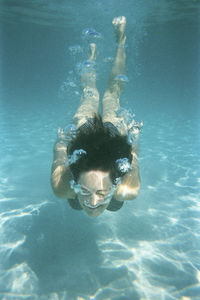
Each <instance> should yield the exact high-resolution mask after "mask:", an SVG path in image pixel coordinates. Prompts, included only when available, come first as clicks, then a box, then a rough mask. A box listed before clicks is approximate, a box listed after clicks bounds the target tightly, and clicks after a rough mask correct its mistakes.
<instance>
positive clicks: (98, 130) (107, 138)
mask: <svg viewBox="0 0 200 300" xmlns="http://www.w3.org/2000/svg"><path fill="white" fill-rule="evenodd" d="M78 149H82V150H84V151H86V154H82V155H81V156H80V158H79V159H78V160H77V161H76V162H74V163H72V164H71V165H70V170H71V172H72V175H73V177H74V180H75V181H77V180H78V178H79V176H80V173H81V172H86V171H90V170H101V171H109V172H110V177H111V180H112V181H113V182H114V180H115V179H116V178H118V177H121V176H123V175H124V173H122V172H121V171H120V170H119V169H118V167H117V164H116V160H117V159H120V158H127V159H128V161H129V163H131V161H132V155H131V145H129V143H128V141H127V136H123V135H121V134H120V133H119V132H118V130H117V128H116V127H115V126H114V125H113V124H112V123H109V122H108V123H103V121H102V118H101V117H100V116H97V115H95V116H94V118H93V119H90V120H88V121H87V123H85V124H84V125H82V126H81V127H80V128H79V129H78V130H77V135H76V137H75V138H74V139H73V140H72V141H71V142H70V143H69V145H68V149H67V150H68V151H67V154H68V155H72V154H73V152H74V151H75V150H78Z"/></svg>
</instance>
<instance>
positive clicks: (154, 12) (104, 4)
mask: <svg viewBox="0 0 200 300" xmlns="http://www.w3.org/2000/svg"><path fill="white" fill-rule="evenodd" d="M199 13H200V3H199V1H195V0H193V1H186V0H185V1H184V0H182V1H178V0H176V1H170V0H168V1H167V0H160V1H158V0H152V1H151V0H149V1H147V0H135V1H132V0H126V1H121V0H110V1H105V0H101V1H98V0H94V1H88V0H86V1H78V0H77V1H72V0H70V1H69V0H68V1H67V0H59V1H53V0H49V1H47V0H44V1H39V0H35V1H25V0H21V1H17V0H7V1H0V20H1V21H0V45H1V46H0V67H1V73H0V87H1V88H0V145H1V146H0V298H1V299H3V300H11V299H12V300H13V299H31V300H32V299H39V300H46V299H52V300H54V299H56V300H57V299H59V300H62V299H72V300H75V299H77V300H88V299H95V300H102V299H112V300H122V299H123V300H124V299H134V300H137V299H154V300H157V299H158V300H160V299H165V300H172V299H173V300H174V299H182V300H185V299H200V259H199V257H200V218H199V214H200V204H199V198H200V157H199V149H200V139H199V137H200V122H199V113H200V101H199V96H200V85H199V82H200V81H199V80H200V73H199V63H200V59H199V58H200V55H199V53H200V51H199V50H200V38H199V37H200V32H199V29H200V26H199V25H200V20H199ZM120 15H124V16H126V18H127V27H126V34H127V48H126V53H127V74H126V75H127V80H126V81H127V82H126V87H125V90H124V92H123V94H122V96H121V106H122V107H124V108H125V109H127V110H129V111H130V112H131V113H134V114H135V119H136V120H138V121H143V123H144V126H143V129H142V132H141V135H140V150H139V165H140V176H141V191H140V194H139V196H138V197H137V199H135V200H134V201H129V202H127V203H125V204H124V206H123V208H122V209H121V210H120V211H118V212H116V213H112V212H109V211H106V212H104V214H102V215H101V216H99V217H98V218H96V219H93V218H89V217H88V216H87V215H86V214H84V213H83V212H79V211H74V210H72V209H71V208H70V207H69V205H68V203H67V201H66V200H63V199H57V198H56V197H55V196H54V194H53V192H52V189H51V186H50V173H51V164H52V159H53V145H54V143H55V141H56V137H57V131H58V127H62V128H63V127H65V126H66V125H68V124H70V122H71V120H72V117H73V114H74V113H75V111H76V108H77V106H78V104H79V100H80V92H81V90H80V70H81V68H82V65H83V64H84V61H85V60H86V59H87V53H88V45H89V42H91V41H93V42H95V43H96V44H97V48H98V58H97V65H96V68H97V87H98V89H99V91H100V94H101V95H102V94H103V91H104V88H105V87H106V84H107V80H108V76H109V70H110V68H111V64H112V60H113V56H114V54H115V46H116V45H115V37H114V34H113V28H112V19H113V17H116V16H120ZM88 29H90V30H88ZM88 32H89V33H90V34H88Z"/></svg>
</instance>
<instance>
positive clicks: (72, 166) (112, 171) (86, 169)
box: [51, 17, 140, 217]
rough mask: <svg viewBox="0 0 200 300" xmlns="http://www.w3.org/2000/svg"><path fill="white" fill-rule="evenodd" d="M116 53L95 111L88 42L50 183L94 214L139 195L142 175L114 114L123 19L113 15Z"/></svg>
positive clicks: (119, 82) (72, 202) (122, 55)
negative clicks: (77, 98)
mask: <svg viewBox="0 0 200 300" xmlns="http://www.w3.org/2000/svg"><path fill="white" fill-rule="evenodd" d="M112 23H113V26H114V29H115V33H116V40H117V52H116V57H115V59H114V63H113V66H112V70H111V74H110V79H109V84H108V87H107V89H106V91H105V93H104V95H103V99H102V115H101V116H100V115H99V114H98V110H99V93H98V90H97V88H96V73H95V69H94V65H95V60H96V45H95V44H94V43H93V44H90V55H89V59H88V62H89V67H88V66H87V68H85V70H83V72H82V76H81V81H82V96H81V102H80V106H79V108H78V109H77V112H76V113H75V115H74V118H73V121H74V124H75V125H76V130H75V132H73V134H71V137H70V138H69V134H68V133H67V132H64V131H63V130H61V129H59V132H58V141H57V142H56V144H55V147H54V161H53V165H52V174H51V184H52V188H53V190H54V193H55V194H56V196H57V197H60V198H67V199H68V202H69V204H70V206H71V207H72V208H74V209H78V210H81V209H83V210H84V211H85V212H86V213H87V214H88V215H89V216H91V217H97V216H98V215H100V214H101V213H102V212H103V211H105V210H106V209H107V210H110V211H116V210H118V209H120V208H121V207H122V205H123V203H124V201H125V200H132V199H134V198H135V197H137V195H138V192H139V188H140V177H139V170H138V163H137V153H136V150H135V149H134V147H133V146H131V144H130V143H129V142H128V128H127V125H126V123H125V120H124V119H123V118H122V117H119V116H118V115H117V112H118V111H119V109H120V103H119V96H120V93H121V92H122V90H123V80H120V77H122V76H124V74H125V60H126V55H125V42H126V35H125V26H126V18H125V17H118V18H114V19H113V22H112Z"/></svg>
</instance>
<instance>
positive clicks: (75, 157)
mask: <svg viewBox="0 0 200 300" xmlns="http://www.w3.org/2000/svg"><path fill="white" fill-rule="evenodd" d="M86 154H87V153H86V151H85V150H83V149H78V150H74V152H73V153H72V155H69V157H68V160H67V165H71V164H74V163H75V162H76V161H77V160H78V159H80V158H81V156H82V155H86Z"/></svg>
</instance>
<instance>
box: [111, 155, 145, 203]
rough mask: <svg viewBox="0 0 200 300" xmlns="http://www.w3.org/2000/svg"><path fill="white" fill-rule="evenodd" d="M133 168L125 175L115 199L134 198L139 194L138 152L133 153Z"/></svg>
mask: <svg viewBox="0 0 200 300" xmlns="http://www.w3.org/2000/svg"><path fill="white" fill-rule="evenodd" d="M132 155H133V160H132V169H131V170H130V171H129V172H128V173H127V174H125V175H124V177H123V179H122V183H121V184H120V185H119V186H118V188H117V190H116V192H115V199H116V200H118V201H125V200H133V199H135V198H136V197H137V196H138V193H139V189H140V175H139V168H138V162H137V154H136V153H132Z"/></svg>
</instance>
